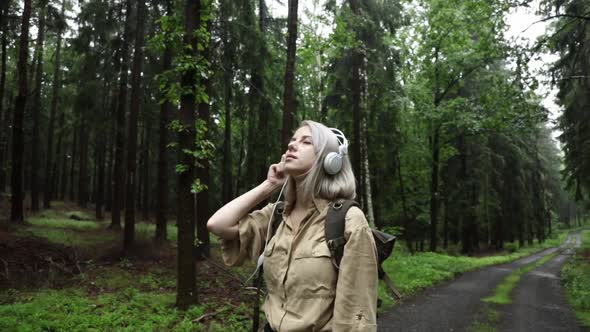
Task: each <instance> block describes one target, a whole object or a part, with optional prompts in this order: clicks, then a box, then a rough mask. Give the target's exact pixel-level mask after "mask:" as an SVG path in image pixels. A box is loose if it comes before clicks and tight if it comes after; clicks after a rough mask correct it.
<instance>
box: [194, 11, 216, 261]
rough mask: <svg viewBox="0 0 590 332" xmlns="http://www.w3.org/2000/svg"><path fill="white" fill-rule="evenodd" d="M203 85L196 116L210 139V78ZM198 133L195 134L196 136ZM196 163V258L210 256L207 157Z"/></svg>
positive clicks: (207, 57) (208, 59)
mask: <svg viewBox="0 0 590 332" xmlns="http://www.w3.org/2000/svg"><path fill="white" fill-rule="evenodd" d="M207 32H208V33H209V34H211V21H210V20H209V21H207ZM207 43H208V46H207V47H206V48H205V50H204V51H203V59H205V61H206V62H207V63H211V61H212V60H211V49H212V47H213V45H211V43H212V42H211V41H210V40H208V41H207ZM201 83H202V84H203V85H204V86H205V93H207V96H209V99H208V100H207V101H201V102H200V103H199V113H198V118H199V120H200V121H202V123H203V124H204V125H205V128H207V130H206V131H205V132H204V133H203V137H202V138H203V139H205V140H210V138H211V137H210V136H211V135H210V132H211V130H210V128H211V115H210V112H211V105H210V100H212V99H213V98H211V97H212V92H213V88H212V85H211V84H212V82H211V78H206V79H204V80H203V81H202V82H201ZM198 136H200V135H197V137H198ZM198 164H200V166H199V168H197V178H198V179H199V181H200V182H201V185H203V186H204V187H205V189H203V190H202V191H201V192H199V193H198V194H197V213H196V217H197V239H198V245H197V259H201V258H203V257H210V256H211V248H210V243H209V242H210V241H209V230H208V229H207V221H208V220H209V217H211V211H210V209H209V191H210V188H211V183H210V182H211V180H210V174H209V160H208V159H200V160H198Z"/></svg>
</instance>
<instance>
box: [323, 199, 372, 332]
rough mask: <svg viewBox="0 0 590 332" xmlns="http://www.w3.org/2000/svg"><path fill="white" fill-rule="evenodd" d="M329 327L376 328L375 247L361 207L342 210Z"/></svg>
mask: <svg viewBox="0 0 590 332" xmlns="http://www.w3.org/2000/svg"><path fill="white" fill-rule="evenodd" d="M344 237H345V239H346V245H345V246H344V253H343V256H342V261H341V262H340V271H339V272H338V284H337V286H336V299H335V303H334V318H333V321H332V322H333V325H332V329H333V331H363V332H365V331H377V287H378V274H377V249H376V246H375V240H374V239H373V234H372V233H371V229H370V228H369V224H368V223H367V220H366V218H365V215H364V214H363V212H362V210H360V209H359V208H357V207H352V208H350V210H348V212H347V214H346V224H345V231H344Z"/></svg>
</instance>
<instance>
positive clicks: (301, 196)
mask: <svg viewBox="0 0 590 332" xmlns="http://www.w3.org/2000/svg"><path fill="white" fill-rule="evenodd" d="M301 187H302V184H301V181H296V182H295V192H296V199H295V206H294V208H297V209H307V208H309V207H311V205H312V204H313V201H312V199H311V197H309V196H307V195H305V193H304V192H303V189H302V188H301Z"/></svg>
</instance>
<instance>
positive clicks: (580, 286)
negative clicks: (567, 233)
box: [561, 230, 590, 327]
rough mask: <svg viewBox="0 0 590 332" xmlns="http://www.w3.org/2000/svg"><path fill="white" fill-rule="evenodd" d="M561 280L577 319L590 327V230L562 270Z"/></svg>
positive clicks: (583, 236)
mask: <svg viewBox="0 0 590 332" xmlns="http://www.w3.org/2000/svg"><path fill="white" fill-rule="evenodd" d="M561 279H562V283H563V285H564V287H565V290H566V294H567V299H568V302H569V303H570V305H571V306H572V308H573V309H574V311H575V312H576V317H577V318H578V320H579V321H580V323H581V324H582V325H584V326H586V327H590V230H585V231H583V232H582V246H581V248H579V249H577V250H576V253H575V254H574V256H573V257H572V259H570V260H569V261H568V262H567V263H566V264H565V266H564V267H563V269H562V270H561Z"/></svg>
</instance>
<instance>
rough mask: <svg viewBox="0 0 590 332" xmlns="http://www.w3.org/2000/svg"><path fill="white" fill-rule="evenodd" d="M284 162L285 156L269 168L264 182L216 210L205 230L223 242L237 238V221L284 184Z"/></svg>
mask: <svg viewBox="0 0 590 332" xmlns="http://www.w3.org/2000/svg"><path fill="white" fill-rule="evenodd" d="M284 161H285V155H283V157H282V158H281V162H279V163H278V164H273V165H271V166H270V168H269V169H268V175H267V178H266V180H264V182H262V183H261V184H260V185H258V186H257V187H255V188H254V189H252V190H250V191H248V192H247V193H245V194H243V195H241V196H239V197H237V198H235V199H234V200H233V201H231V202H229V203H227V204H225V205H224V206H223V207H222V208H220V209H219V210H217V212H215V214H213V216H211V218H209V221H207V229H209V231H210V232H211V233H213V234H215V235H217V236H219V237H220V238H222V239H224V240H233V239H235V238H236V237H237V236H238V221H239V220H240V219H241V218H242V217H243V216H245V215H246V214H247V213H248V211H250V209H252V208H253V207H254V206H256V205H258V204H259V203H260V202H262V201H263V200H265V199H266V198H268V197H269V196H270V195H271V194H272V193H273V192H274V191H275V190H276V189H278V188H280V187H281V186H282V185H283V183H284V182H285V179H286V176H285V174H284V173H283V166H284Z"/></svg>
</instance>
